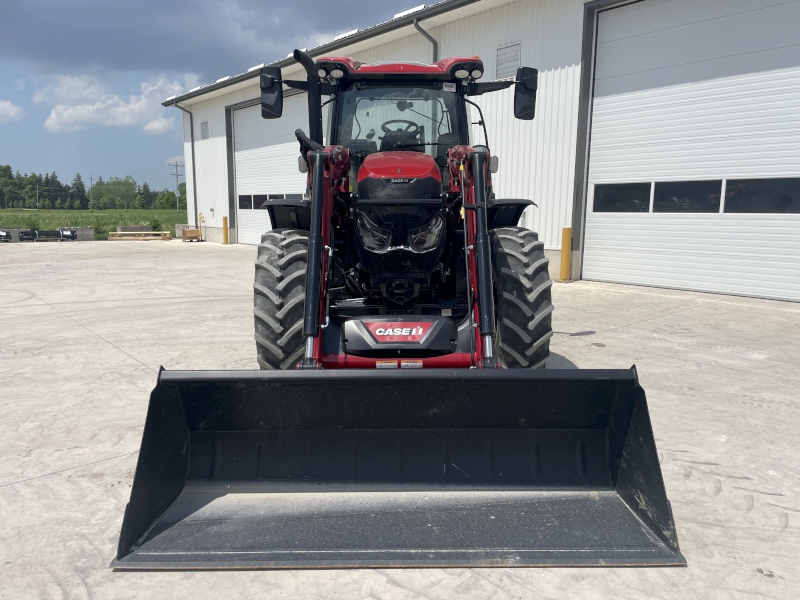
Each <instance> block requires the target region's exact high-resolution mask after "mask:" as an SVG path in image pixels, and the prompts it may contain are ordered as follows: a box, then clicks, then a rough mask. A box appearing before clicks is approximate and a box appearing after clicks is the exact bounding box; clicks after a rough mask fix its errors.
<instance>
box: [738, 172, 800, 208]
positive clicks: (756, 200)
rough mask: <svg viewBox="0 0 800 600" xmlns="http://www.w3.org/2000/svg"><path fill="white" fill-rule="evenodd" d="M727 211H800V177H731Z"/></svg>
mask: <svg viewBox="0 0 800 600" xmlns="http://www.w3.org/2000/svg"><path fill="white" fill-rule="evenodd" d="M724 210H725V212H726V213H779V214H800V178H798V177H795V178H791V179H728V180H727V181H726V182H725V209H724Z"/></svg>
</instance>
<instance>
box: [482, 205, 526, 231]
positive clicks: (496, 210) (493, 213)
mask: <svg viewBox="0 0 800 600" xmlns="http://www.w3.org/2000/svg"><path fill="white" fill-rule="evenodd" d="M529 206H536V203H535V202H534V201H533V200H525V199H524V198H502V199H498V198H489V200H487V202H486V220H487V222H488V225H489V229H498V228H499V227H516V226H517V223H519V219H520V217H522V213H523V211H524V210H525V209H526V208H528V207H529Z"/></svg>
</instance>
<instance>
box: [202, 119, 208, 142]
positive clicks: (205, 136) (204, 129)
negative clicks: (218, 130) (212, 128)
mask: <svg viewBox="0 0 800 600" xmlns="http://www.w3.org/2000/svg"><path fill="white" fill-rule="evenodd" d="M200 139H202V140H207V139H208V121H203V122H202V123H200Z"/></svg>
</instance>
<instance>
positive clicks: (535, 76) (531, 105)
mask: <svg viewBox="0 0 800 600" xmlns="http://www.w3.org/2000/svg"><path fill="white" fill-rule="evenodd" d="M538 81H539V71H537V70H536V69H534V68H532V67H520V68H519V69H517V82H516V83H515V84H514V116H515V117H516V118H518V119H521V120H523V121H531V120H533V117H534V114H535V111H536V87H537V85H538Z"/></svg>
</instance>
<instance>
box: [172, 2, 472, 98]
mask: <svg viewBox="0 0 800 600" xmlns="http://www.w3.org/2000/svg"><path fill="white" fill-rule="evenodd" d="M476 2H480V0H443V1H442V2H439V3H437V4H434V5H432V6H428V7H426V8H423V9H422V10H419V11H416V12H413V13H411V14H408V15H406V16H404V17H400V18H398V19H392V20H391V21H386V22H385V23H381V24H379V25H374V26H373V27H370V28H369V29H365V30H364V31H359V32H358V33H355V34H353V35H349V36H347V37H344V38H341V39H338V40H333V41H331V42H328V43H327V44H323V45H322V46H317V47H316V48H312V49H311V50H309V51H308V53H309V55H311V56H312V57H320V56H324V55H325V54H328V53H329V52H334V51H335V50H338V49H340V48H344V47H345V46H350V45H352V44H356V43H358V42H362V41H364V40H368V39H370V38H373V37H377V36H379V35H382V34H384V33H388V32H390V31H395V30H397V29H401V28H403V27H408V26H411V25H413V24H414V19H418V20H420V21H423V20H425V19H430V18H431V17H435V16H437V15H441V14H443V13H446V12H450V11H452V10H456V9H458V8H461V7H462V6H467V5H469V4H475V3H476ZM293 64H296V61H295V60H294V58H290V57H287V58H284V59H282V60H278V61H275V62H273V63H270V64H269V66H271V67H280V68H284V67H288V66H291V65H293ZM258 75H259V70H258V69H254V70H252V71H248V72H247V73H241V74H240V75H235V76H233V77H230V78H228V79H226V80H225V81H221V82H217V83H212V84H211V85H208V86H205V87H203V88H201V89H199V90H194V91H192V92H187V93H185V94H181V95H180V96H173V97H172V98H168V99H167V100H164V102H162V103H161V106H175V105H176V104H177V103H178V102H185V101H186V100H191V99H192V98H197V97H198V96H204V95H206V94H208V93H211V92H215V91H217V90H221V89H224V88H226V87H230V86H232V85H236V84H237V83H241V82H243V81H248V80H250V79H255V78H256V77H258Z"/></svg>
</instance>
